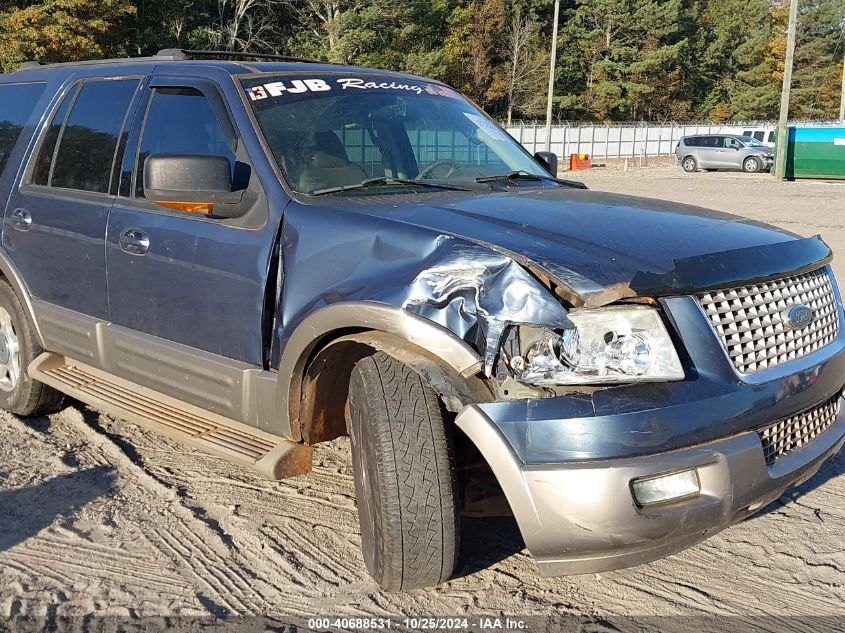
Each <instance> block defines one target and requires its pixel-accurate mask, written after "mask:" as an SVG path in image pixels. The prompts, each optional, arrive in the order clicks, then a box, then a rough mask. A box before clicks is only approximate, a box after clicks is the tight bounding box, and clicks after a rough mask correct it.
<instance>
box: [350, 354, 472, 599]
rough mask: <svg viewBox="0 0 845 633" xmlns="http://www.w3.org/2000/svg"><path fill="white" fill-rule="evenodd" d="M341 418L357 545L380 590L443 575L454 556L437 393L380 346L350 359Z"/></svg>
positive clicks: (448, 457)
mask: <svg viewBox="0 0 845 633" xmlns="http://www.w3.org/2000/svg"><path fill="white" fill-rule="evenodd" d="M347 423H348V425H349V434H350V439H351V441H352V461H353V468H354V471H355V493H356V497H357V500H358V517H359V521H360V524H361V551H362V554H363V557H364V563H365V564H366V566H367V571H368V572H369V573H370V575H371V576H372V577H373V578H374V579H375V580H376V582H378V584H379V585H381V586H382V587H383V588H384V589H386V590H388V591H403V590H409V589H417V588H420V587H429V586H433V585H437V584H440V583H442V582H445V581H446V580H448V579H449V577H450V576H451V575H452V571H453V570H454V568H455V564H456V562H457V556H458V535H459V518H458V511H457V509H458V501H457V483H456V476H455V459H454V451H453V447H452V438H451V435H450V433H449V429H448V428H447V427H446V424H445V422H444V419H443V409H442V406H441V404H440V401H439V399H438V397H437V394H436V393H435V392H434V391H433V390H432V389H431V387H429V386H428V385H427V384H426V383H425V382H424V381H423V380H422V378H421V377H420V376H419V375H418V374H417V373H416V372H414V371H413V370H411V369H409V368H408V367H407V366H405V365H403V364H402V363H400V362H399V361H397V360H396V359H394V358H392V357H391V356H388V355H387V354H385V353H383V352H377V353H376V354H375V355H374V356H370V357H367V358H364V359H362V360H360V361H359V362H358V364H357V365H356V366H355V368H354V370H353V372H352V377H351V379H350V383H349V401H348V406H347Z"/></svg>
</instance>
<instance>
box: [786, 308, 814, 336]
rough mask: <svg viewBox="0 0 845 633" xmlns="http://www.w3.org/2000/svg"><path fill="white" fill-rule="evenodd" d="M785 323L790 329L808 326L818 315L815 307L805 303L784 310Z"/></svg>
mask: <svg viewBox="0 0 845 633" xmlns="http://www.w3.org/2000/svg"><path fill="white" fill-rule="evenodd" d="M783 316H784V319H783V324H784V325H785V326H786V327H787V328H789V329H790V330H800V329H802V328H805V327H807V326H808V325H810V323H812V322H813V319H814V318H815V317H816V315H815V313H814V312H813V309H812V308H810V307H808V306H805V305H804V304H803V303H800V304H798V305H794V306H792V307H791V308H787V309H786V310H785V311H784V315H783Z"/></svg>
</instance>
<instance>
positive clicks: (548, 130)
mask: <svg viewBox="0 0 845 633" xmlns="http://www.w3.org/2000/svg"><path fill="white" fill-rule="evenodd" d="M559 17H560V0H555V18H554V19H555V23H554V25H553V27H552V59H551V62H550V63H549V95H548V100H547V102H546V151H547V152H550V151H552V98H553V97H554V92H555V62H556V61H557V23H558V18H559Z"/></svg>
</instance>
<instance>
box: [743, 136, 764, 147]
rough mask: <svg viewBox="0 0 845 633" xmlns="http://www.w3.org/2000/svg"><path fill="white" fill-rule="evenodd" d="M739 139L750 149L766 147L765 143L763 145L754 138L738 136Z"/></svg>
mask: <svg viewBox="0 0 845 633" xmlns="http://www.w3.org/2000/svg"><path fill="white" fill-rule="evenodd" d="M737 138H738V139H739V140H740V141H742V142H743V143H744V144H745V145H748V146H749V147H766V144H765V143H761V142H760V141H758V140H757V139H756V138H754V137H753V136H738V137H737Z"/></svg>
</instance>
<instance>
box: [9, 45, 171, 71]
mask: <svg viewBox="0 0 845 633" xmlns="http://www.w3.org/2000/svg"><path fill="white" fill-rule="evenodd" d="M177 52H178V53H179V55H178V56H177V55H176V53H177ZM182 59H186V57H185V56H184V54H182V52H181V51H177V49H169V50H167V51H161V52H159V54H157V55H156V56H155V57H121V58H119V59H86V60H82V61H78V62H37V61H27V62H23V63H21V64H19V65H18V68H17V70H18V71H24V70H37V69H38V68H46V67H48V66H62V67H69V66H71V67H72V66H94V65H97V64H114V63H118V62H119V63H123V64H131V63H134V62H160V61H165V60H168V61H179V60H182Z"/></svg>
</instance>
